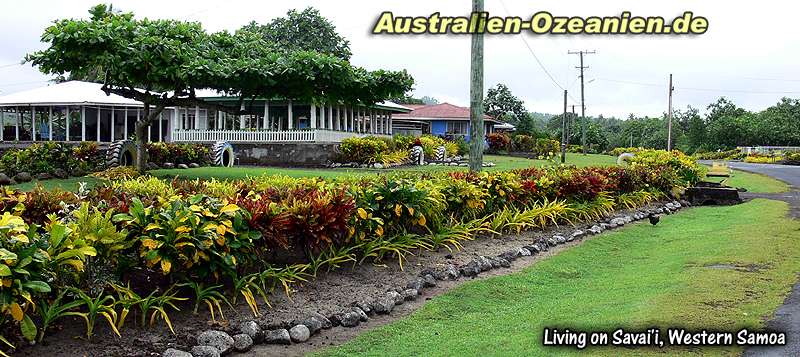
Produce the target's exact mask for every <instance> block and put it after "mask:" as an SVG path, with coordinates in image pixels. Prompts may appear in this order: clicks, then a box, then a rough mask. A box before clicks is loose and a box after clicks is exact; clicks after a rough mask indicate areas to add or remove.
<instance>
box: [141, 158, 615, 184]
mask: <svg viewBox="0 0 800 357" xmlns="http://www.w3.org/2000/svg"><path fill="white" fill-rule="evenodd" d="M484 161H489V162H493V163H495V164H496V165H497V166H495V167H491V168H487V170H513V169H523V168H527V167H531V166H545V165H553V163H552V162H550V161H546V160H530V159H526V158H519V157H511V156H496V155H487V156H485V157H484ZM615 163H616V158H614V157H612V156H608V155H585V156H584V155H581V154H568V156H567V164H573V165H576V166H593V165H594V166H597V165H614V164H615ZM457 170H466V168H464V167H457V166H416V167H404V168H399V169H396V170H376V169H351V168H337V169H296V168H281V167H254V166H240V167H233V168H222V167H200V168H196V169H183V170H181V169H171V170H155V171H153V174H154V175H156V176H160V177H175V176H179V177H182V178H187V179H196V178H211V177H214V178H217V179H240V178H244V177H247V176H261V175H264V174H266V175H275V174H281V175H287V176H292V177H309V176H315V177H325V178H334V177H348V176H358V175H369V174H376V173H387V172H392V171H408V172H431V171H457Z"/></svg>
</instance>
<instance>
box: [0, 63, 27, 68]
mask: <svg viewBox="0 0 800 357" xmlns="http://www.w3.org/2000/svg"><path fill="white" fill-rule="evenodd" d="M23 64H24V63H21V62H15V63H9V64H4V65H2V66H0V68H8V67H13V66H22V65H23Z"/></svg>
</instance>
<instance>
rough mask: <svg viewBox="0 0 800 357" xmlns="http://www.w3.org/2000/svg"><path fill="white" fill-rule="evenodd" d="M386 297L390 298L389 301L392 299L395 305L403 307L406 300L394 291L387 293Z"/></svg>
mask: <svg viewBox="0 0 800 357" xmlns="http://www.w3.org/2000/svg"><path fill="white" fill-rule="evenodd" d="M386 297H387V298H389V299H392V301H394V304H395V305H401V304H402V303H403V301H405V299H404V298H403V295H400V293H398V292H397V291H394V290H390V291H387V292H386Z"/></svg>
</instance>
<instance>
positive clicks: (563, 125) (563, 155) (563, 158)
mask: <svg viewBox="0 0 800 357" xmlns="http://www.w3.org/2000/svg"><path fill="white" fill-rule="evenodd" d="M573 108H574V106H573ZM566 161H567V90H566V89H564V115H563V116H561V163H562V164H563V163H564V162H566Z"/></svg>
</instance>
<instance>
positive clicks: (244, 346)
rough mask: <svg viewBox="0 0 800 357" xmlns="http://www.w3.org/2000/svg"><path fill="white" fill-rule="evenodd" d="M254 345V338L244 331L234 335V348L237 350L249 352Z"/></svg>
mask: <svg viewBox="0 0 800 357" xmlns="http://www.w3.org/2000/svg"><path fill="white" fill-rule="evenodd" d="M250 347H253V339H252V338H251V337H250V336H248V335H246V334H243V333H240V334H238V335H234V336H233V349H234V350H236V352H247V351H249V350H250Z"/></svg>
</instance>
